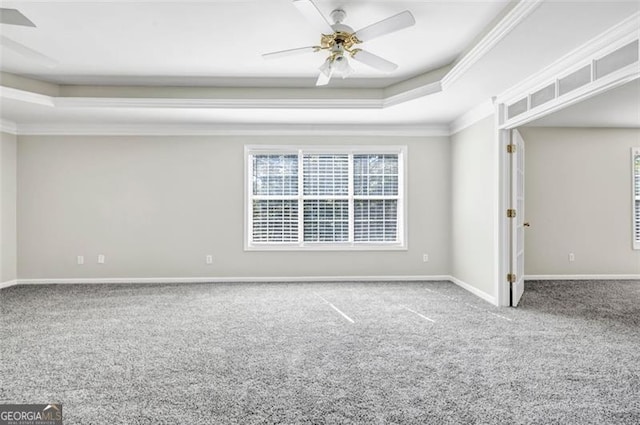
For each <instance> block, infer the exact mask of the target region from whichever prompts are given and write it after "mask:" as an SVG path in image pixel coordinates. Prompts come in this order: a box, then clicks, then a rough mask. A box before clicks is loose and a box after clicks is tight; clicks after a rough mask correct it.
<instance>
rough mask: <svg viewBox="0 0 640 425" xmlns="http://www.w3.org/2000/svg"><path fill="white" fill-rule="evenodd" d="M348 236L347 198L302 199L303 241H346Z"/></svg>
mask: <svg viewBox="0 0 640 425" xmlns="http://www.w3.org/2000/svg"><path fill="white" fill-rule="evenodd" d="M348 238H349V203H348V201H347V200H337V201H334V200H306V201H304V241H305V242H346V241H348Z"/></svg>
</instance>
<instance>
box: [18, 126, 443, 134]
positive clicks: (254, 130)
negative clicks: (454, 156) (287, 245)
mask: <svg viewBox="0 0 640 425" xmlns="http://www.w3.org/2000/svg"><path fill="white" fill-rule="evenodd" d="M19 134H20V135H26V136H403V137H425V136H426V137H438V136H441V137H446V136H449V127H448V126H447V125H417V124H406V125H397V124H394V125H366V124H365V125H362V124H360V125H355V124H354V125H335V124H295V125H294V124H289V125H276V124H274V125H267V124H265V125H259V124H244V125H169V124H167V125H158V124H148V125H144V124H136V125H110V124H93V125H92V124H88V125H73V124H71V125H70V124H31V125H28V124H25V125H21V126H20V128H19Z"/></svg>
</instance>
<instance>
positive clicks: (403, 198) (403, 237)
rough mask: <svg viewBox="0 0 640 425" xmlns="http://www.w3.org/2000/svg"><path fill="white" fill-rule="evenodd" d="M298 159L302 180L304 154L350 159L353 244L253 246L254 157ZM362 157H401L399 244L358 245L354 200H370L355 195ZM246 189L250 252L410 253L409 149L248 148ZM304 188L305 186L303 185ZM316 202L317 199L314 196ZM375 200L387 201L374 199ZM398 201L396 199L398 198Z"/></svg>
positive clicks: (246, 235) (300, 196) (246, 232)
mask: <svg viewBox="0 0 640 425" xmlns="http://www.w3.org/2000/svg"><path fill="white" fill-rule="evenodd" d="M267 154H268V155H274V154H281V155H291V154H297V155H298V164H299V166H298V173H299V176H300V177H299V178H302V172H303V171H302V163H303V162H302V156H303V155H304V154H347V155H349V193H348V195H347V197H346V198H347V199H348V201H349V242H304V241H303V240H302V237H300V241H299V242H295V243H287V242H253V241H252V240H251V237H252V229H253V223H252V220H253V214H252V208H253V196H252V195H253V163H252V162H253V161H251V160H250V159H251V157H252V155H267ZM358 154H394V155H398V196H397V199H398V206H397V214H398V219H397V220H398V222H397V226H398V227H397V229H398V230H397V232H398V240H397V241H395V242H355V241H354V240H353V233H354V227H355V226H354V221H355V218H354V211H353V206H354V205H355V203H354V199H366V197H364V196H355V195H354V191H353V179H354V171H353V155H358ZM244 164H245V185H244V190H245V194H244V249H245V250H246V251H274V250H275V251H301V250H302V251H369V250H382V251H395V250H407V249H408V248H407V177H406V176H407V146H387V145H381V146H375V145H366V146H364V145H363V146H315V145H314V146H304V145H302V146H301V145H245V147H244ZM299 188H301V184H300V185H299ZM301 192H302V191H301V190H299V191H298V195H297V198H298V200H299V208H298V214H299V215H300V221H299V232H300V233H302V229H303V227H304V223H303V220H302V211H303V208H302V204H303V200H304V198H305V195H304V194H303V193H301ZM312 198H313V196H312ZM335 198H336V199H345V197H344V196H343V195H339V196H335ZM371 198H373V199H380V198H384V197H381V196H371ZM394 199H395V198H394Z"/></svg>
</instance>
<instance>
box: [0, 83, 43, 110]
mask: <svg viewBox="0 0 640 425" xmlns="http://www.w3.org/2000/svg"><path fill="white" fill-rule="evenodd" d="M0 98H4V99H11V100H18V101H20V102H27V103H33V104H36V105H43V106H51V107H53V106H55V104H54V101H55V98H54V97H51V96H47V95H46V94H40V93H35V92H31V91H26V90H19V89H14V88H12V87H7V86H0Z"/></svg>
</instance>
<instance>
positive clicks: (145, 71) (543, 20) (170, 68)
mask: <svg viewBox="0 0 640 425" xmlns="http://www.w3.org/2000/svg"><path fill="white" fill-rule="evenodd" d="M315 2H316V4H317V5H318V7H319V8H320V9H321V11H322V12H323V13H324V14H325V15H329V13H330V11H331V10H333V9H334V8H336V7H342V8H343V9H345V10H346V12H347V19H346V20H345V23H347V24H348V25H350V26H352V27H353V28H355V29H358V28H360V27H363V26H366V25H368V24H370V23H372V22H375V21H378V20H380V19H383V18H386V17H388V16H390V15H393V14H395V13H398V12H400V11H403V10H410V11H411V12H412V13H413V14H414V16H415V18H416V25H415V26H414V27H411V28H408V29H405V30H402V31H399V32H397V33H393V34H389V35H387V36H384V37H381V38H379V39H376V40H372V41H370V42H368V43H366V44H364V45H363V48H364V49H366V50H369V51H370V52H372V53H375V54H378V55H380V56H382V57H384V58H386V59H389V60H391V61H393V62H396V63H398V64H399V68H398V69H397V70H396V71H395V72H393V73H391V74H381V73H379V72H378V71H375V70H372V69H370V68H367V67H366V66H364V65H362V64H359V63H356V64H354V65H353V66H354V68H356V73H355V74H354V75H352V76H351V77H349V78H348V79H345V80H342V79H334V80H332V81H331V83H330V85H329V86H328V87H322V88H315V87H314V82H315V79H316V76H317V72H318V71H317V67H318V66H319V65H320V64H321V62H322V61H323V57H322V54H320V53H311V54H308V55H303V56H296V57H289V58H285V59H281V60H272V61H265V60H264V59H263V58H262V57H261V54H262V53H265V52H270V51H276V50H282V49H288V48H294V47H301V46H308V45H314V44H317V43H318V38H319V35H318V33H317V31H315V30H314V29H313V28H312V27H311V26H310V25H309V24H308V23H307V22H306V21H305V19H304V18H303V17H302V16H301V15H300V14H299V12H298V11H297V10H296V8H295V7H293V5H292V4H291V1H290V0H271V1H265V0H261V1H245V0H208V1H206V0H201V1H133V0H112V1H81V0H67V1H59V0H49V1H29V0H23V1H3V2H2V7H14V8H18V9H19V10H20V11H21V12H22V13H24V14H25V15H26V16H28V17H29V18H30V19H31V20H32V21H33V22H35V23H36V25H37V28H27V27H15V26H10V25H0V32H1V34H2V35H3V36H5V37H8V38H11V39H13V40H15V41H17V42H19V43H22V44H24V45H26V46H28V47H30V48H32V49H35V50H37V51H39V52H41V53H43V54H45V55H47V56H49V57H51V58H54V59H55V60H56V61H57V62H58V64H57V65H56V66H55V67H52V68H48V67H46V66H43V65H41V64H39V63H37V62H34V61H32V60H28V59H25V58H23V57H21V56H19V55H16V54H15V53H12V52H11V51H9V50H7V49H2V50H0V54H1V56H0V70H1V71H3V72H7V73H11V74H15V75H19V76H24V77H28V78H29V79H31V80H38V81H45V82H50V83H54V85H49V86H47V87H48V90H50V91H56V92H61V93H62V92H65V93H72V94H67V95H65V96H66V97H71V98H74V99H78V98H79V99H87V98H92V97H95V96H99V97H100V98H101V99H111V98H113V99H115V98H121V97H123V96H124V95H123V93H126V96H133V97H135V96H137V95H136V93H139V92H140V91H141V90H142V89H144V87H142V86H153V94H152V95H150V96H149V95H146V96H147V97H152V98H162V97H172V99H171V100H173V101H175V102H176V103H175V106H171V105H172V104H169V105H163V106H162V107H158V106H157V105H153V106H149V105H148V104H145V103H144V102H142V103H143V104H131V105H129V106H127V104H124V105H123V104H119V105H118V106H115V107H114V105H107V104H101V105H99V104H94V103H91V102H84V103H83V102H76V103H73V102H71V103H69V102H66V103H64V102H60V103H59V104H56V105H55V106H52V105H51V104H48V105H47V104H46V103H47V102H40V103H39V102H33V101H31V100H32V99H31V98H28V99H25V98H24V97H19V98H16V97H12V96H5V95H0V108H1V109H0V118H1V119H2V120H4V121H5V122H12V123H15V124H16V126H17V127H18V128H21V127H22V128H27V127H32V128H35V127H38V126H40V127H47V126H53V125H58V126H62V127H64V126H67V127H68V126H70V125H79V126H83V125H84V126H87V127H90V126H91V125H97V124H99V125H112V126H127V125H134V124H140V125H154V124H163V125H176V126H179V125H197V126H226V125H230V126H233V125H236V126H238V125H297V126H307V127H309V126H322V125H328V124H338V125H352V126H353V125H361V124H367V125H374V126H384V125H388V126H394V125H395V126H398V125H416V126H429V125H449V124H450V123H451V122H452V121H453V120H455V119H456V118H458V117H460V116H461V115H462V114H464V113H465V112H467V111H468V110H470V109H471V108H473V107H475V106H477V105H479V104H482V103H483V102H487V101H488V100H489V99H491V98H492V97H493V96H497V95H499V94H500V93H502V92H503V91H505V90H507V89H508V88H510V87H512V86H513V85H515V84H516V83H518V82H519V81H521V80H523V79H525V78H527V77H529V76H530V75H532V74H534V73H536V72H538V71H540V70H541V69H543V68H544V67H546V66H548V65H550V64H551V63H553V62H554V61H555V60H557V59H558V58H559V57H562V56H563V55H566V54H567V53H568V52H571V51H572V50H574V49H575V48H577V47H578V46H580V45H582V44H583V43H585V42H587V41H588V40H590V39H591V38H593V37H595V36H597V35H599V34H600V33H602V32H603V31H605V30H607V29H608V28H610V27H612V26H613V25H615V24H617V23H619V22H621V21H622V20H624V19H625V18H627V17H629V16H630V15H632V14H633V13H636V12H638V10H640V2H638V1H636V0H626V1H619V2H618V1H590V0H585V1H576V0H569V1H556V0H549V1H545V2H542V3H541V4H539V5H534V6H533V7H531V10H530V11H529V12H528V14H527V15H526V16H524V17H523V18H522V19H520V20H518V19H511V20H510V21H509V22H511V23H513V25H511V26H508V25H505V19H504V18H505V16H507V17H508V16H509V13H510V11H512V10H514V8H517V7H518V6H522V3H529V4H534V3H535V2H530V1H524V2H520V4H518V3H519V2H509V1H507V0H501V1H479V0H467V1H455V0H454V1H446V0H432V1H410V0H409V1H407V0H405V1H382V0H315ZM492 31H493V32H492ZM496 33H497V34H498V36H495V34H496ZM492 37H493V38H492ZM487 40H489V41H490V42H491V41H492V40H493V42H491V43H489V42H487ZM478 46H484V47H485V49H484V50H482V51H481V54H479V53H477V52H478V51H477V48H478ZM474 48H476V50H474ZM461 64H462V65H464V66H462V65H461ZM453 65H456V66H457V68H454V70H456V71H458V70H459V72H457V74H456V78H455V80H454V79H453V78H452V79H450V83H448V84H446V85H444V87H443V91H439V88H436V89H434V90H431V89H429V90H426V89H425V87H429V85H428V84H427V83H430V82H435V83H438V81H441V79H442V76H443V75H445V74H446V71H447V70H450V69H451V66H453ZM431 72H433V73H434V74H437V75H434V74H430V73H431ZM5 80H6V79H5ZM30 84H31V85H32V86H33V85H34V84H33V81H30ZM75 86H82V87H75ZM114 86H118V87H114ZM123 86H124V87H123ZM130 86H135V87H130ZM141 87H142V88H141ZM176 87H183V88H184V89H185V91H183V92H179V93H178V92H176V90H175V88H176ZM438 87H439V86H438ZM188 89H189V90H190V91H189V90H188ZM265 90H266V91H265ZM274 90H275V91H274ZM95 93H99V95H96V94H95ZM147 93H148V92H147ZM176 93H178V94H176ZM180 93H182V94H180ZM194 93H196V96H195V97H199V96H200V95H199V94H198V93H207V94H206V95H205V94H202V96H205V97H206V96H208V97H213V98H215V97H216V96H223V94H224V96H223V97H225V98H230V99H236V98H238V97H240V98H242V97H247V96H248V97H255V98H257V99H258V100H260V101H261V102H257V103H256V102H253V103H251V102H248V103H247V104H245V105H244V106H232V107H230V106H216V104H208V105H201V106H198V105H194V104H193V102H191V103H188V105H186V104H185V103H181V102H180V100H185V101H186V100H188V101H191V100H192V99H193V97H194V95H193V94H194ZM390 93H391V94H394V93H400V94H402V93H404V94H406V93H410V94H411V95H410V96H406V97H405V98H403V99H401V100H399V101H397V102H390V103H389V102H387V103H385V102H384V99H386V98H388V97H389V94H390ZM307 98H308V99H312V100H316V101H317V100H318V99H319V100H323V101H324V100H326V101H327V102H328V103H331V106H327V107H323V106H321V105H320V104H319V103H317V102H316V103H313V104H312V106H304V107H301V106H300V100H304V99H307ZM282 99H285V100H286V99H298V100H299V102H298V103H297V104H295V105H292V106H287V103H286V102H285V103H282V102H281V100H282ZM354 99H355V100H357V101H354ZM63 100H68V99H63ZM72 100H73V99H72ZM268 100H273V101H274V103H271V104H269V102H268ZM376 100H379V101H380V102H379V103H375V101H376ZM367 101H369V103H367ZM42 103H44V104H42ZM54 103H55V102H54ZM107 103H108V102H107ZM214 103H215V102H214ZM392 103H398V104H395V105H393V106H389V105H391V104H392ZM263 104H264V106H260V105H263ZM319 105H320V106H319Z"/></svg>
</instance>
